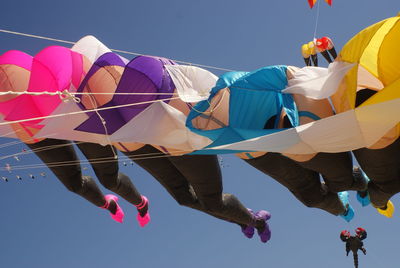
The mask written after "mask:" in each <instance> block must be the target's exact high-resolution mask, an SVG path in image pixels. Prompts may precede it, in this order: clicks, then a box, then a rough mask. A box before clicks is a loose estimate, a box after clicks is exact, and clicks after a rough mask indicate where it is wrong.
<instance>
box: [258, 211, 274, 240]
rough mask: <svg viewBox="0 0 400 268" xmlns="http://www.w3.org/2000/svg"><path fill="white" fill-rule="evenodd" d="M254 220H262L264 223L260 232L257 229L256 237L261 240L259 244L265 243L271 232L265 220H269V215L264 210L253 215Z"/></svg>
mask: <svg viewBox="0 0 400 268" xmlns="http://www.w3.org/2000/svg"><path fill="white" fill-rule="evenodd" d="M255 217H256V219H262V220H264V221H265V226H264V228H263V229H262V230H258V229H257V233H258V236H259V237H260V239H261V242H263V243H267V242H268V240H270V239H271V230H270V228H269V225H268V223H267V220H269V219H270V218H271V213H269V212H268V211H265V210H260V211H258V212H257V213H256V214H255Z"/></svg>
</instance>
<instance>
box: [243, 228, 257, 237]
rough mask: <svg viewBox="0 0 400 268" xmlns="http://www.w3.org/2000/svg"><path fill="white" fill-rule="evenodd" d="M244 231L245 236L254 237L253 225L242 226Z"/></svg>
mask: <svg viewBox="0 0 400 268" xmlns="http://www.w3.org/2000/svg"><path fill="white" fill-rule="evenodd" d="M242 233H243V234H244V236H246V237H247V238H253V235H254V227H253V226H245V227H242Z"/></svg>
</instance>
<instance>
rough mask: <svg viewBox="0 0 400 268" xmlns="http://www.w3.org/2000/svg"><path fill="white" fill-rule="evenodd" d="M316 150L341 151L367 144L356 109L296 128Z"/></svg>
mask: <svg viewBox="0 0 400 268" xmlns="http://www.w3.org/2000/svg"><path fill="white" fill-rule="evenodd" d="M296 129H297V131H298V133H299V135H300V137H301V139H302V140H303V141H304V142H305V143H307V144H308V145H310V146H311V147H312V148H313V149H314V151H315V152H341V151H348V150H350V149H349V148H352V149H353V148H360V147H363V146H364V145H365V142H364V140H363V136H362V133H361V130H360V128H359V126H358V123H357V117H356V115H355V112H354V110H350V111H347V112H345V113H341V114H337V115H335V116H331V117H327V118H324V119H323V120H318V121H315V122H311V123H308V124H305V125H302V126H299V127H297V128H296Z"/></svg>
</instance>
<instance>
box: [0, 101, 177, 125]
mask: <svg viewBox="0 0 400 268" xmlns="http://www.w3.org/2000/svg"><path fill="white" fill-rule="evenodd" d="M176 99H179V97H175V98H167V99H162V100H152V101H143V102H137V103H129V104H122V105H116V106H111V107H103V108H98V109H97V110H98V111H105V110H110V109H116V108H123V107H130V106H135V105H142V104H149V103H155V102H162V101H166V100H176ZM95 110H96V109H89V110H82V111H76V112H70V113H62V114H53V115H47V116H39V117H34V118H29V119H21V120H15V121H8V122H1V123H0V126H4V125H9V124H15V123H22V122H28V121H34V120H42V119H47V118H56V117H63V116H68V115H75V114H83V113H88V112H95Z"/></svg>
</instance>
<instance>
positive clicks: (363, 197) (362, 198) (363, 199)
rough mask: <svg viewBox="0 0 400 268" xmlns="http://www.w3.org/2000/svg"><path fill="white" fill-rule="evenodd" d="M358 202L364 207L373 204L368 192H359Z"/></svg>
mask: <svg viewBox="0 0 400 268" xmlns="http://www.w3.org/2000/svg"><path fill="white" fill-rule="evenodd" d="M357 201H358V202H360V204H361V205H362V206H363V207H366V206H368V205H369V204H371V200H369V194H368V192H367V191H364V192H361V191H358V192H357Z"/></svg>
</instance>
